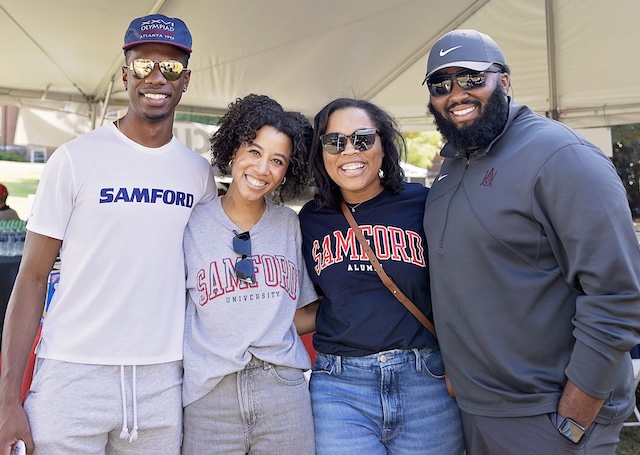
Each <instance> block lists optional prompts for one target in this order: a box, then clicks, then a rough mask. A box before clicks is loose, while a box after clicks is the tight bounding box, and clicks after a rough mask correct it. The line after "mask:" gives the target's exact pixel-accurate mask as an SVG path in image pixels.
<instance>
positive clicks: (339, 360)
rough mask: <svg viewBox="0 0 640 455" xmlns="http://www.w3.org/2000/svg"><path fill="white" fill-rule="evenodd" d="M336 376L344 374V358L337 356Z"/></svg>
mask: <svg viewBox="0 0 640 455" xmlns="http://www.w3.org/2000/svg"><path fill="white" fill-rule="evenodd" d="M336 374H342V356H341V355H337V356H336Z"/></svg>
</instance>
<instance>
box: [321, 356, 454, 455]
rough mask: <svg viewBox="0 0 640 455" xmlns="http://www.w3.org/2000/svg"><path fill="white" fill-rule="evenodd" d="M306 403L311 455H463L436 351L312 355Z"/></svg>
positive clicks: (452, 408)
mask: <svg viewBox="0 0 640 455" xmlns="http://www.w3.org/2000/svg"><path fill="white" fill-rule="evenodd" d="M311 403H312V407H313V417H314V422H315V428H316V453H317V454H318V455H353V454H356V453H357V454H366V455H387V454H396V455H414V454H415V455H417V454H420V455H459V454H462V450H463V449H462V446H463V443H462V424H461V421H460V411H459V409H458V406H457V404H456V402H455V400H454V399H452V398H451V397H450V396H449V394H448V393H447V388H446V385H445V381H444V366H443V364H442V357H441V355H440V350H439V349H438V348H437V347H430V348H424V349H412V350H400V349H395V350H390V351H384V352H378V353H377V354H372V355H368V356H364V357H342V356H336V355H328V354H322V353H318V355H317V357H316V363H315V366H314V368H313V372H312V374H311Z"/></svg>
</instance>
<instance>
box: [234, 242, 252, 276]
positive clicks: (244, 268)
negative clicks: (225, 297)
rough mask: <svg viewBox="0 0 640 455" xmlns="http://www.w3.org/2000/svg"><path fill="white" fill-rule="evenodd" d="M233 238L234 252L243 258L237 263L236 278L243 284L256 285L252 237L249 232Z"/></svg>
mask: <svg viewBox="0 0 640 455" xmlns="http://www.w3.org/2000/svg"><path fill="white" fill-rule="evenodd" d="M233 232H234V233H235V234H236V236H235V237H234V238H233V251H235V252H236V253H237V254H239V255H240V256H242V257H241V258H240V260H239V261H238V262H236V278H237V279H238V280H240V281H242V282H243V283H248V284H255V271H254V267H253V261H252V260H251V236H250V235H249V231H246V232H241V233H240V234H238V233H237V232H236V231H233Z"/></svg>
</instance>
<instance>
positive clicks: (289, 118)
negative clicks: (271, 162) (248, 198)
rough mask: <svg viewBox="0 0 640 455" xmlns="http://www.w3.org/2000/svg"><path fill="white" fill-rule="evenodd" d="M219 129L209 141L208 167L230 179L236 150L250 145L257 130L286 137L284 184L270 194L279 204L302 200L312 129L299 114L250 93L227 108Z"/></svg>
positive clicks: (305, 184) (308, 177)
mask: <svg viewBox="0 0 640 455" xmlns="http://www.w3.org/2000/svg"><path fill="white" fill-rule="evenodd" d="M218 126H219V128H218V130H217V131H215V132H214V133H213V134H212V135H211V138H210V142H211V156H212V158H211V163H212V164H213V165H214V166H217V167H218V169H219V170H220V172H221V173H223V174H226V175H230V174H231V168H230V166H229V162H230V161H231V159H232V157H233V155H234V153H235V152H236V150H237V149H238V148H239V147H241V146H242V145H244V144H247V143H250V142H252V141H253V140H254V139H255V138H256V133H257V132H258V130H259V129H260V128H262V127H263V126H270V127H272V128H274V129H276V130H277V131H279V132H281V133H283V134H286V135H287V136H289V138H290V139H291V142H292V144H293V149H292V151H291V161H290V163H289V166H288V168H287V172H286V174H285V177H286V181H285V183H284V184H282V185H280V186H278V187H277V188H276V189H275V190H274V191H273V194H272V196H271V197H272V198H273V199H274V200H275V201H277V202H280V203H282V202H285V201H286V200H291V199H295V198H297V197H300V196H302V195H303V194H304V193H305V192H306V190H307V189H308V188H309V186H310V184H311V174H310V172H309V165H308V163H309V151H310V148H311V141H312V139H313V129H312V128H311V123H310V122H309V120H307V119H306V118H305V117H304V116H303V115H302V114H300V113H299V112H292V111H285V110H284V109H283V108H282V106H281V105H280V104H279V103H278V102H277V101H275V100H273V99H272V98H269V97H268V96H265V95H256V94H253V93H252V94H250V95H247V96H245V97H244V98H237V99H236V100H235V101H234V102H232V103H231V104H229V110H228V111H227V113H226V114H225V115H224V116H223V117H222V118H221V119H220V121H219V122H218Z"/></svg>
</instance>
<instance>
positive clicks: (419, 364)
mask: <svg viewBox="0 0 640 455" xmlns="http://www.w3.org/2000/svg"><path fill="white" fill-rule="evenodd" d="M411 350H412V351H413V355H415V356H416V371H417V372H418V373H419V372H421V371H422V359H420V351H418V348H413V349H411Z"/></svg>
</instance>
